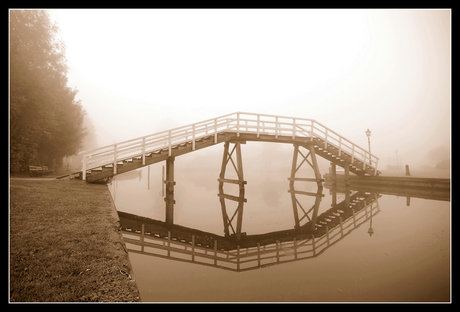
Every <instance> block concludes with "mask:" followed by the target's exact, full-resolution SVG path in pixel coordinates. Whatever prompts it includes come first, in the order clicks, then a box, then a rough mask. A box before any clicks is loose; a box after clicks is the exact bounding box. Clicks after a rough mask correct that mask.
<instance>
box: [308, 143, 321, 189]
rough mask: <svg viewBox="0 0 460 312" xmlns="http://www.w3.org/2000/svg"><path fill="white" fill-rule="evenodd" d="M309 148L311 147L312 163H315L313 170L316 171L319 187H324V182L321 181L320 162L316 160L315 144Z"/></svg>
mask: <svg viewBox="0 0 460 312" xmlns="http://www.w3.org/2000/svg"><path fill="white" fill-rule="evenodd" d="M309 149H310V157H311V163H312V165H313V170H314V171H315V178H316V184H317V185H318V187H322V186H323V184H322V183H321V173H320V172H319V167H318V162H317V160H316V152H315V146H313V145H310V146H309Z"/></svg>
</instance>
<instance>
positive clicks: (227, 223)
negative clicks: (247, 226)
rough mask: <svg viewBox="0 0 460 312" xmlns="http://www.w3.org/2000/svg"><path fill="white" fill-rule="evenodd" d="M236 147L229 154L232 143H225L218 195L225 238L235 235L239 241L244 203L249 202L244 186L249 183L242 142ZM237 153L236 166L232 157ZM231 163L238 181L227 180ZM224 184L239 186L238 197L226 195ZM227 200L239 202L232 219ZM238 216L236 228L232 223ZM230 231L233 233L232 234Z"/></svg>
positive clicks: (236, 144) (237, 143)
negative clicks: (228, 166)
mask: <svg viewBox="0 0 460 312" xmlns="http://www.w3.org/2000/svg"><path fill="white" fill-rule="evenodd" d="M234 144H235V145H234V147H233V149H232V151H231V152H230V153H229V149H230V142H228V141H227V142H225V144H224V153H223V157H222V167H221V171H220V175H219V179H218V181H219V193H218V194H217V195H218V196H219V200H220V204H221V210H222V219H223V223H224V233H225V236H230V235H232V234H235V235H236V237H237V239H239V238H240V236H241V230H242V224H243V207H244V203H245V202H247V199H246V198H244V195H245V187H244V185H245V184H246V183H247V182H246V181H244V175H243V159H242V156H241V142H240V141H236V142H235V143H234ZM234 153H235V155H236V164H235V161H234V160H233V158H232V156H233V154H234ZM229 161H230V162H231V163H232V165H233V168H234V170H235V172H236V174H237V176H238V179H236V180H235V179H226V178H225V173H226V170H227V165H228V163H229ZM224 183H231V184H238V187H239V190H238V196H234V195H229V194H225V192H224ZM226 199H228V200H231V201H236V202H237V208H236V210H235V211H234V213H233V215H232V217H231V218H229V215H228V212H227V203H226ZM235 216H236V226H234V224H233V223H232V222H233V220H234V218H235ZM230 230H231V231H232V233H230Z"/></svg>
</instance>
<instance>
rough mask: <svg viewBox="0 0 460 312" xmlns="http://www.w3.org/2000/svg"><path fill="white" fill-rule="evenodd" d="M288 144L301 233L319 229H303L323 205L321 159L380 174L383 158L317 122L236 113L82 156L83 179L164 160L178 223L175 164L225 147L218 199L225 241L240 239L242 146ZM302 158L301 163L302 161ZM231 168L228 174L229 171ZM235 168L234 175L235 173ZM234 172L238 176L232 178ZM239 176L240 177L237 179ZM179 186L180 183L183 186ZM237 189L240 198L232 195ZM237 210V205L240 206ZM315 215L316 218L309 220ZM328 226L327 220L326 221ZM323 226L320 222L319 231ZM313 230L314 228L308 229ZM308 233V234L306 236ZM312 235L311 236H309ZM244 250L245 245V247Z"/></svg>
mask: <svg viewBox="0 0 460 312" xmlns="http://www.w3.org/2000/svg"><path fill="white" fill-rule="evenodd" d="M249 141H252V142H272V143H284V144H286V143H288V144H292V145H293V146H294V153H293V158H292V169H291V175H290V177H289V178H288V179H289V193H290V194H291V199H292V207H293V213H294V220H295V229H296V230H297V231H301V232H302V231H304V232H305V231H307V229H308V230H316V229H311V228H308V227H305V225H303V226H302V225H301V224H302V223H303V222H306V221H307V220H309V222H311V220H312V218H313V219H316V215H314V213H315V211H316V212H317V210H315V209H314V207H315V206H318V205H319V202H320V201H321V198H320V197H321V196H322V195H321V193H320V190H322V182H323V179H322V177H321V174H320V171H319V166H318V161H317V155H319V156H320V157H322V158H324V159H326V160H328V161H330V162H331V163H332V164H333V165H334V166H336V165H338V166H341V167H343V168H344V170H345V175H346V176H347V177H349V175H350V173H354V174H356V175H358V176H375V175H377V174H378V173H379V172H378V171H377V164H378V158H377V157H375V156H374V155H372V154H370V153H369V152H368V151H367V150H366V149H363V148H361V147H359V146H358V145H356V144H355V143H353V142H351V141H349V140H347V139H346V138H344V137H342V136H341V135H339V134H338V133H336V132H334V131H332V130H331V129H329V128H327V127H325V126H324V125H322V124H320V123H318V122H316V121H315V120H312V119H304V118H295V117H283V116H273V115H262V114H250V113H240V112H237V113H234V114H229V115H225V116H221V117H217V118H214V119H210V120H206V121H203V122H198V123H195V124H191V125H187V126H184V127H179V128H176V129H172V130H168V131H164V132H160V133H156V134H152V135H148V136H145V137H141V138H136V139H132V140H128V141H125V142H120V143H116V144H112V145H108V146H104V147H100V148H96V149H92V150H88V151H85V152H82V154H83V168H82V171H81V174H80V176H81V178H82V179H83V180H87V181H88V182H95V181H99V180H102V179H107V178H110V177H113V176H115V175H118V174H120V173H123V172H128V171H131V170H135V169H138V168H141V167H144V166H148V165H151V164H155V163H158V162H162V161H165V163H166V172H165V175H164V178H163V182H164V187H165V189H166V192H165V196H164V200H165V215H166V217H165V221H166V223H167V224H169V225H173V224H174V205H175V194H174V192H175V185H176V181H175V178H174V175H175V174H174V170H175V169H174V167H175V166H174V164H175V159H176V157H179V156H181V155H184V154H187V153H191V152H194V151H196V150H199V149H203V148H206V147H209V146H213V145H216V144H219V143H224V153H223V158H222V166H221V171H220V174H219V177H218V182H219V186H218V190H219V192H218V194H217V195H218V197H219V201H220V205H221V210H222V220H223V224H224V233H225V236H226V237H231V236H232V235H233V236H235V237H236V239H237V240H239V239H240V238H241V237H242V236H244V235H245V233H243V232H242V220H243V207H244V204H245V203H246V202H247V199H246V198H245V185H246V184H247V181H246V180H245V179H244V175H243V160H242V152H241V145H242V144H246V142H249ZM299 160H300V161H299ZM306 165H309V166H310V167H311V168H312V169H313V173H314V176H311V177H308V176H307V177H305V176H303V177H299V169H301V168H302V166H306ZM228 168H230V169H229V170H227V169H228ZM232 168H233V169H234V171H233V170H232ZM227 171H233V175H229V173H230V174H231V173H232V172H229V173H228V172H227ZM235 174H236V178H235ZM295 182H302V183H303V182H314V183H316V184H317V186H318V189H319V191H318V192H319V193H318V194H316V193H311V192H307V191H303V190H299V189H296V187H295V184H296V183H295ZM179 183H180V182H179ZM232 186H235V187H237V189H238V195H234V194H231V192H229V191H230V190H231V189H232ZM299 195H304V196H305V195H306V196H311V195H313V196H315V198H316V200H315V204H314V205H313V207H312V208H310V209H308V210H306V209H305V207H303V206H302V200H299V198H298V196H299ZM235 206H236V207H235ZM311 212H313V215H312V216H311V217H310V214H311ZM321 222H324V221H321ZM321 222H320V223H317V225H318V227H320V226H321ZM309 226H311V225H309ZM306 234H307V233H306ZM308 235H312V233H308ZM240 247H241V246H240Z"/></svg>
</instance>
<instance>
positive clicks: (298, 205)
mask: <svg viewBox="0 0 460 312" xmlns="http://www.w3.org/2000/svg"><path fill="white" fill-rule="evenodd" d="M304 147H305V146H304ZM305 148H306V149H308V150H309V153H308V154H307V155H306V156H305V155H304V154H303V153H302V152H301V151H300V145H299V144H294V155H293V157H292V167H291V177H290V178H289V190H288V192H289V193H291V201H292V209H293V213H294V227H295V228H296V229H297V228H300V222H301V221H302V220H303V219H304V218H307V219H308V221H309V222H311V226H312V227H313V228H314V225H315V222H316V214H317V212H318V207H319V203H320V202H321V199H322V197H323V196H324V195H323V194H322V191H323V184H322V182H323V179H322V178H321V174H320V172H319V168H318V162H317V160H316V153H315V148H314V146H313V145H309V146H307V147H305ZM299 154H300V155H301V156H302V158H303V160H302V161H301V163H300V165H297V160H298V158H299V157H298V155H299ZM309 156H310V160H311V161H309V160H308V157H309ZM305 162H306V163H308V164H309V165H310V166H311V167H312V168H313V170H314V173H315V177H314V178H297V177H296V173H297V171H298V170H299V169H300V167H301V166H302V165H303V164H304V163H305ZM295 181H304V182H316V184H317V186H318V189H317V192H316V193H313V192H304V191H298V190H296V189H295V188H294V182H295ZM296 195H307V196H315V197H316V199H315V204H314V205H313V206H312V207H311V208H310V209H309V210H308V211H305V209H304V208H303V207H302V205H301V203H300V202H299V200H298V199H297V196H296ZM299 208H300V209H299ZM299 212H302V213H303V216H302V217H299ZM310 213H311V214H312V217H310V216H309V214H310Z"/></svg>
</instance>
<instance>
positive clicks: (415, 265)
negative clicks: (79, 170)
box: [109, 148, 451, 302]
mask: <svg viewBox="0 0 460 312" xmlns="http://www.w3.org/2000/svg"><path fill="white" fill-rule="evenodd" d="M284 152H286V153H292V151H291V150H285V151H283V150H280V151H279V153H277V154H275V155H273V154H271V156H270V157H265V158H264V157H259V156H260V155H262V154H263V153H266V151H265V150H259V151H258V152H257V153H259V154H257V153H256V154H252V156H253V157H248V158H247V159H245V158H244V154H243V159H244V165H245V167H244V169H245V172H244V174H245V180H247V181H248V183H247V185H246V196H245V197H246V198H247V199H248V202H247V203H246V204H245V205H244V218H243V232H246V233H247V234H248V235H252V234H263V233H267V232H273V231H278V230H286V229H292V228H293V226H294V217H293V212H292V211H293V210H292V203H291V197H290V194H289V193H288V192H287V190H288V188H289V181H288V180H287V177H288V176H289V174H290V165H291V164H290V163H289V158H285V157H286V156H285V155H283V153H284ZM209 154H215V155H211V157H201V156H202V155H203V154H201V155H200V154H199V153H197V155H195V153H193V154H190V156H189V155H185V156H184V157H178V158H176V164H175V180H176V181H177V184H176V188H175V198H176V205H175V211H174V223H175V224H179V225H182V226H185V227H189V228H193V229H198V230H201V231H206V232H211V233H215V234H218V235H223V225H222V215H221V208H220V202H219V199H218V197H217V193H218V182H217V178H218V175H219V171H220V165H221V161H222V158H221V157H222V156H221V155H220V154H221V149H219V148H217V149H216V148H213V149H210V150H208V151H207V154H206V155H208V156H209ZM291 157H292V156H291ZM286 159H287V160H286ZM162 165H163V164H156V165H152V166H150V168H148V167H146V168H143V169H140V170H137V171H132V172H128V173H125V174H122V175H119V176H117V177H115V178H114V179H113V181H112V183H111V185H109V189H110V191H111V193H112V197H113V199H114V202H115V205H116V207H117V210H118V211H122V212H127V213H131V214H135V215H139V216H144V217H148V218H152V219H156V220H160V221H164V220H165V203H164V200H163V196H162V181H161V176H162V174H161V172H162ZM228 170H229V169H228ZM310 170H311V168H310ZM308 174H310V175H311V174H312V173H308V170H307V169H306V170H305V175H304V176H308ZM228 175H229V176H230V175H231V174H230V170H229V174H228ZM296 183H298V182H296ZM309 184H310V185H309ZM312 185H314V186H312ZM296 188H297V189H302V190H305V191H311V192H316V185H315V183H308V182H304V183H303V184H302V183H299V184H298V186H296ZM229 191H231V190H229ZM322 193H323V194H324V197H323V198H322V200H321V203H320V206H319V212H318V214H321V213H322V212H323V211H326V210H327V209H329V208H330V207H331V204H332V195H331V191H330V190H328V189H325V188H324V189H323V191H322ZM298 200H299V202H301V203H302V205H303V206H304V208H306V209H309V208H310V207H311V206H312V205H313V204H314V198H312V197H308V196H304V197H298ZM343 200H345V195H344V194H343V193H338V194H337V203H339V202H341V201H343ZM377 203H378V207H379V212H378V213H377V214H376V215H374V216H373V217H372V229H373V231H374V233H373V235H372V236H371V235H370V234H369V233H368V231H369V228H370V226H371V224H370V222H371V220H366V221H365V222H363V223H362V224H361V225H360V226H359V227H357V228H355V229H354V230H353V231H351V232H350V233H349V234H348V235H346V236H345V237H343V238H342V239H340V240H339V241H337V243H335V244H333V245H331V246H330V247H329V248H327V249H326V250H325V251H324V252H323V253H321V254H319V255H317V256H316V257H313V258H310V259H302V260H297V261H291V262H288V263H280V264H275V265H271V266H267V267H262V268H256V269H253V270H248V271H243V272H235V271H229V270H224V269H221V268H218V267H213V266H203V265H199V264H196V263H191V262H189V261H188V262H187V261H175V260H171V259H166V258H161V257H156V256H152V255H146V254H140V253H134V252H130V253H129V257H130V260H131V263H132V265H133V270H134V278H135V279H136V282H137V284H138V286H139V290H140V293H141V299H142V301H144V302H367V301H369V302H448V301H450V300H451V299H450V293H451V289H450V286H451V285H450V283H451V279H450V276H451V269H450V259H451V254H450V244H451V241H450V212H451V205H450V202H449V201H438V200H428V199H419V198H411V199H410V205H409V206H407V200H406V197H398V196H393V195H382V196H381V197H380V198H378V202H377ZM235 207H236V206H235ZM233 209H234V208H233ZM232 211H233V210H232ZM127 247H128V248H130V246H129V244H127Z"/></svg>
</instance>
